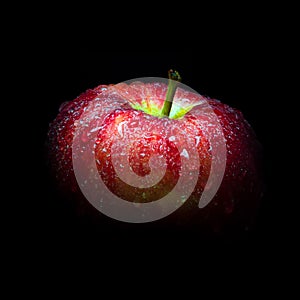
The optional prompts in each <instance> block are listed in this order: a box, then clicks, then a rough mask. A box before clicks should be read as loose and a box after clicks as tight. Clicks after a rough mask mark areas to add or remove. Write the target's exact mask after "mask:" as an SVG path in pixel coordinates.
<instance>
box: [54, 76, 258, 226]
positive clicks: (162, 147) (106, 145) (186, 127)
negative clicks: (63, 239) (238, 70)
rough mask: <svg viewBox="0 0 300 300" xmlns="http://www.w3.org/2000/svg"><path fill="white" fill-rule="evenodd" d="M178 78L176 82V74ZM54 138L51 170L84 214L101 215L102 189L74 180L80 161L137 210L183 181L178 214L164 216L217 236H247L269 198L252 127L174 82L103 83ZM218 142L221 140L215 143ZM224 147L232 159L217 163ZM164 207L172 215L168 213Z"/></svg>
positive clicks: (76, 104)
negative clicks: (91, 197)
mask: <svg viewBox="0 0 300 300" xmlns="http://www.w3.org/2000/svg"><path fill="white" fill-rule="evenodd" d="M174 74H175V76H178V73H176V72H174V73H170V75H174ZM171 78H172V77H171ZM173 79H174V78H173ZM177 79H178V78H177ZM216 120H217V121H216ZM48 137H49V157H50V162H51V166H52V169H53V171H54V173H55V175H56V178H57V179H58V183H59V185H60V186H61V187H62V188H63V190H64V191H71V192H72V193H74V194H75V195H77V196H78V199H80V203H81V206H79V210H84V207H89V209H90V210H92V211H93V213H94V214H96V215H98V217H99V218H100V217H101V213H99V212H98V211H97V210H96V209H94V208H92V207H91V206H90V205H89V203H88V201H87V200H86V198H88V195H87V194H88V193H89V191H90V190H91V189H94V185H95V186H97V185H98V184H97V183H96V182H95V181H93V180H92V181H91V182H89V183H86V182H87V181H89V180H90V179H89V176H90V175H89V172H86V173H84V174H83V177H81V179H80V178H79V177H80V175H79V176H78V172H77V174H75V173H76V170H75V173H74V162H75V164H76V157H77V158H78V157H79V156H80V161H81V164H82V165H81V166H83V168H85V170H87V171H88V170H92V171H93V172H94V171H95V168H94V166H96V172H97V173H98V174H97V176H98V177H99V176H100V178H101V179H102V181H103V183H104V184H105V186H106V187H107V189H108V191H109V193H112V194H114V195H116V196H117V197H119V198H121V199H123V202H124V203H125V202H126V203H132V202H133V203H135V205H136V207H138V206H139V205H143V204H144V203H155V202H156V201H158V200H159V199H162V198H164V197H167V195H168V194H170V193H171V192H172V190H173V189H174V187H177V186H178V182H180V187H179V189H177V190H176V192H175V193H173V194H172V197H173V200H174V201H173V202H172V203H171V205H173V206H176V207H174V209H173V210H172V211H175V210H177V211H176V212H174V213H173V214H171V215H170V216H168V217H167V218H169V220H170V222H177V223H182V224H185V223H188V224H193V226H199V227H200V228H205V229H208V230H210V231H211V230H213V231H222V230H225V229H226V228H239V229H242V230H244V229H247V228H248V227H249V226H251V225H253V221H254V220H255V217H256V214H257V209H258V204H259V200H260V198H261V193H262V181H261V170H260V163H261V162H260V158H261V146H260V143H259V142H258V141H257V138H256V135H255V133H254V131H253V129H252V128H251V126H250V125H249V123H248V122H247V121H246V120H245V119H244V117H243V115H242V113H241V112H240V111H239V110H237V109H235V108H231V107H229V106H228V105H226V104H224V103H222V102H220V101H218V100H216V99H210V98H209V97H203V96H201V95H199V94H197V93H196V92H194V91H192V90H190V89H187V88H186V87H185V86H183V85H178V84H177V83H176V81H174V80H169V84H167V83H165V82H162V81H161V80H158V81H157V82H156V81H153V80H152V81H151V82H148V83H147V82H136V81H135V82H131V83H120V84H116V85H109V86H107V85H100V86H98V87H96V88H95V89H92V90H88V91H86V92H85V93H83V94H81V95H80V96H79V97H77V98H76V99H74V100H73V101H71V102H68V103H64V104H62V105H61V107H60V109H59V113H58V115H57V117H56V118H55V120H54V121H53V122H52V123H51V124H50V128H49V133H48ZM214 137H215V138H217V140H215V141H213V139H214ZM213 143H214V145H213ZM222 143H223V146H224V149H225V152H226V153H225V156H224V157H223V158H224V160H223V161H221V162H220V160H222V155H219V152H220V151H223V150H224V149H223V150H222V149H221V148H222V147H221V146H222V145H221V146H220V145H219V144H222ZM218 145H219V149H217V150H216V147H218ZM212 146H213V147H212ZM192 147H193V148H194V150H193V148H192ZM214 149H215V150H214ZM214 151H215V152H214ZM216 151H217V152H216ZM195 153H196V154H197V155H196V156H195ZM216 154H217V155H219V156H218V157H217V159H215V161H217V162H216V164H215V169H214V172H216V173H219V175H220V176H221V177H222V178H219V179H217V180H216V179H215V181H214V180H210V179H209V178H210V174H211V171H212V169H213V162H214V157H215V156H216ZM193 155H194V156H193ZM124 157H125V160H124ZM151 157H152V158H153V157H155V158H156V159H155V160H153V159H152V160H151ZM91 158H93V159H91ZM92 160H93V161H92ZM126 161H127V162H128V165H127V167H126V166H125V165H126ZM162 161H163V163H162ZM218 161H219V162H218ZM116 162H118V163H117V164H116ZM121 162H122V163H121ZM222 163H223V164H224V166H222ZM223 167H224V168H223ZM222 168H223V170H222ZM77 169H78V168H77ZM162 169H163V171H162ZM183 172H185V173H184V174H183ZM94 173H95V172H94ZM151 174H152V177H151V176H150V175H151ZM75 175H76V176H75ZM81 175H82V174H81ZM84 176H85V177H86V178H85V177H84ZM136 177H137V178H141V179H145V178H146V179H147V180H149V182H150V183H149V184H148V185H147V180H146V179H145V180H144V181H143V180H142V181H141V182H140V185H135V184H134V182H137V181H136V180H137V179H136ZM181 177H184V178H183V179H182V178H181ZM151 180H152V181H151ZM153 180H154V181H155V184H153ZM218 180H219V183H218V184H217V181H218ZM78 182H79V184H78ZM151 182H152V184H151ZM92 184H93V187H92V188H91V186H92ZM84 185H86V187H85V188H84V187H83V186H84ZM213 186H214V187H213ZM98 188H99V187H98ZM214 188H215V189H216V190H215V191H214V194H215V195H214V197H213V199H209V200H211V201H207V203H205V205H202V208H199V207H198V206H199V199H200V198H201V195H203V193H204V191H208V193H209V191H210V190H211V192H212V190H213V189H214ZM81 190H82V191H83V194H84V195H83V194H82V192H81ZM84 190H85V192H84ZM186 191H189V192H186ZM185 192H186V195H185ZM91 193H93V191H92V192H91ZM84 196H85V197H84ZM187 196H188V197H187ZM104 200H105V201H109V200H108V199H104ZM176 203H177V204H176ZM92 204H93V205H94V203H92ZM108 205H109V204H108ZM94 206H95V207H97V205H94ZM200 206H201V205H200ZM97 208H98V207H97ZM111 209H112V210H113V209H114V208H111ZM161 209H162V210H164V209H165V210H166V211H167V209H166V208H164V207H163V205H162V207H161ZM100 210H101V209H100ZM115 210H119V212H116V215H118V213H120V214H122V212H120V208H118V207H116V208H115ZM169 213H170V212H167V213H165V214H164V216H166V215H168V214H169ZM162 215H163V214H162ZM116 218H117V217H116ZM117 219H118V218H117ZM119 219H122V218H119ZM153 220H154V219H153Z"/></svg>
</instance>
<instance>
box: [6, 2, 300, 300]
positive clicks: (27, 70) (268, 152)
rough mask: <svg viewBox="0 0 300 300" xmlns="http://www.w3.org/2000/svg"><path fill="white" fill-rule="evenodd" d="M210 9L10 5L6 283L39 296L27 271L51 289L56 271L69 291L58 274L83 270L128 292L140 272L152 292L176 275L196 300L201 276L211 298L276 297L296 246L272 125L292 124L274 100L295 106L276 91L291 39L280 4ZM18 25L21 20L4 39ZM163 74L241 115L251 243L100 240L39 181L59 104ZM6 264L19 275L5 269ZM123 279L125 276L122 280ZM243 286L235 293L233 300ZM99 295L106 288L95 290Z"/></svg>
mask: <svg viewBox="0 0 300 300" xmlns="http://www.w3.org/2000/svg"><path fill="white" fill-rule="evenodd" d="M210 4H211V5H212V7H211V9H203V8H199V7H198V3H197V7H191V6H190V5H187V4H185V3H180V5H175V4H174V3H173V8H175V9H173V10H172V11H171V9H170V8H171V7H170V6H167V11H164V10H163V7H162V6H161V5H158V6H157V5H155V4H151V3H146V5H145V7H140V9H141V12H138V13H136V11H135V9H137V7H136V5H134V10H133V8H129V9H126V10H125V7H124V12H123V11H122V9H123V8H121V7H120V6H119V5H120V4H118V5H116V7H113V8H109V7H106V6H109V3H104V2H101V3H100V5H101V7H100V8H99V9H95V10H94V9H93V8H91V7H87V8H85V9H84V7H83V6H84V5H83V3H81V2H80V3H79V7H78V8H79V9H78V12H76V13H75V12H73V11H71V9H72V8H74V6H75V4H74V5H72V6H71V5H69V6H68V7H66V8H65V9H64V8H63V7H61V6H59V7H55V6H53V7H50V5H48V4H46V5H45V6H44V7H37V6H36V5H33V7H30V5H29V4H28V3H26V5H25V6H26V8H27V9H28V10H31V12H30V13H29V12H28V13H25V10H24V11H23V10H22V9H21V7H19V13H20V12H21V15H22V18H21V17H20V18H19V19H18V17H17V9H16V8H14V10H13V16H14V17H12V18H11V20H10V21H11V23H9V24H7V26H5V28H4V31H5V32H6V34H7V35H8V36H9V41H8V42H7V43H6V42H5V43H4V45H3V48H5V49H7V50H8V52H11V53H9V54H11V56H9V55H7V56H6V55H2V62H3V64H4V63H8V65H9V68H8V69H9V71H10V72H7V73H6V71H3V72H2V73H3V75H5V76H4V77H6V78H7V79H8V81H9V82H10V83H11V84H12V88H10V87H7V88H4V89H5V90H6V91H7V90H8V92H9V97H7V98H6V99H7V100H4V101H3V102H5V103H7V102H9V104H12V106H13V107H12V109H11V110H10V111H9V114H8V115H9V116H10V115H12V116H13V117H14V115H13V114H12V112H13V113H15V112H16V115H17V117H18V120H17V121H18V122H15V123H16V127H17V130H16V131H13V132H11V131H9V135H10V136H11V137H12V138H13V142H14V144H13V145H15V147H14V149H15V150H16V152H15V153H14V154H15V156H14V159H13V161H14V162H16V164H17V166H16V168H14V167H13V166H12V160H7V163H8V165H9V170H10V173H9V174H10V177H9V179H11V181H12V183H13V184H12V186H11V187H10V188H11V189H10V191H11V192H12V194H13V196H14V198H13V199H16V201H11V199H10V195H9V196H5V199H7V200H8V201H3V204H4V203H6V202H9V203H12V202H13V206H14V207H13V209H11V210H9V211H5V210H3V212H2V216H3V219H4V220H5V226H4V227H3V228H4V230H5V231H6V232H7V235H8V236H9V240H8V242H7V243H6V244H5V246H7V245H9V246H11V247H9V252H10V253H9V254H10V255H11V257H12V259H7V262H8V265H9V269H10V271H12V272H13V276H12V278H13V282H15V277H16V273H18V272H19V271H21V269H22V270H23V271H24V272H25V276H22V278H21V281H22V282H23V280H24V282H26V285H27V280H26V279H29V280H28V281H29V283H30V285H31V286H33V290H36V285H35V283H36V281H31V278H30V277H29V276H28V273H30V272H33V273H35V275H37V276H35V280H38V281H39V282H43V280H44V275H49V277H50V280H48V281H47V283H48V285H49V286H47V289H46V290H45V291H46V292H48V291H51V289H52V287H53V282H54V281H55V279H56V277H58V275H61V277H62V283H63V284H62V285H64V284H65V283H66V281H67V280H68V276H65V274H61V270H62V269H65V270H67V271H68V270H71V272H68V274H67V275H70V273H73V270H74V274H75V276H76V277H77V279H78V281H79V283H80V282H81V281H82V279H84V277H85V276H87V275H89V274H90V273H88V272H90V271H91V270H92V271H93V273H96V278H97V279H98V277H97V276H99V277H100V276H101V277H102V278H108V279H109V280H111V281H112V283H116V282H117V284H118V283H120V282H123V281H125V282H126V280H125V279H128V280H129V281H130V284H131V285H129V288H131V287H132V288H135V287H136V282H137V281H139V282H142V281H144V277H143V276H141V274H143V275H145V274H146V275H147V273H149V272H148V271H150V272H151V271H154V273H155V274H154V275H153V276H151V275H150V277H151V280H150V281H149V278H148V277H149V274H148V276H147V281H145V284H146V285H147V287H149V284H150V287H151V284H152V286H153V287H155V286H156V283H158V282H159V283H161V286H162V287H165V286H164V283H165V280H167V278H168V277H171V278H174V279H175V281H173V282H172V286H171V287H172V288H173V287H174V288H177V282H178V287H179V285H180V284H181V283H182V282H184V284H181V285H182V286H183V289H184V291H185V292H188V291H190V290H191V291H193V290H195V288H196V289H197V290H196V291H195V292H196V294H197V293H198V287H200V288H203V287H204V284H202V283H203V281H200V280H198V279H199V277H200V276H201V280H202V278H204V279H206V280H204V281H205V283H206V282H207V281H212V283H213V284H214V283H215V282H216V281H217V282H218V283H219V282H220V283H221V282H223V281H225V282H228V284H227V285H226V287H225V288H224V289H223V288H220V289H219V288H218V286H216V285H215V286H214V287H213V289H212V290H210V292H213V291H214V290H219V291H220V292H221V293H223V292H224V293H225V292H229V294H230V295H231V293H232V292H234V291H235V292H236V291H238V294H239V298H241V297H242V298H243V297H244V295H245V294H249V293H250V292H251V290H253V289H254V290H257V287H259V282H258V281H259V279H260V282H261V286H264V287H267V290H268V292H269V291H271V290H272V291H274V287H275V286H276V283H277V282H278V285H277V286H276V287H280V286H281V284H282V279H284V278H283V277H286V276H287V274H288V271H287V270H284V271H283V272H281V271H279V270H280V268H281V267H282V266H289V263H288V261H289V260H290V257H291V255H290V254H291V253H292V252H293V251H295V250H293V249H294V248H293V247H292V246H293V245H292V243H293V242H294V241H297V236H298V235H297V234H295V235H293V233H292V230H291V228H292V224H291V222H290V220H293V221H294V222H296V221H297V219H292V216H291V215H292V210H293V209H291V204H293V203H295V202H296V200H297V199H296V198H295V197H289V196H288V195H287V193H286V191H288V190H289V189H290V188H291V186H290V185H288V184H287V185H286V184H285V183H284V182H285V181H288V180H289V177H291V176H290V175H291V174H289V173H288V174H287V173H285V172H283V171H282V167H283V165H285V164H290V159H289V158H290V153H288V154H287V155H286V154H283V153H284V151H283V150H284V149H285V150H288V151H287V152H290V145H289V144H287V141H286V136H288V131H285V130H283V127H284V126H283V125H282V124H283V123H285V124H290V121H291V120H290V118H289V113H290V106H287V105H285V104H286V103H287V104H290V105H291V106H292V108H293V107H294V106H293V100H294V98H293V99H292V98H288V97H286V95H285V93H286V92H288V89H285V90H284V91H283V82H284V80H285V78H284V77H285V76H288V72H287V70H285V68H282V67H283V66H285V65H289V63H291V62H289V52H290V50H289V49H288V51H283V49H284V48H286V47H287V46H286V41H287V37H286V36H287V32H291V30H290V29H286V27H285V26H284V24H283V23H284V21H283V20H282V18H283V15H284V12H282V10H283V8H282V6H281V4H279V5H278V6H279V7H275V5H274V4H272V5H271V4H270V5H269V4H268V5H266V7H263V6H262V4H261V3H259V5H255V4H252V3H245V4H239V5H237V4H234V5H231V6H230V5H229V4H228V3H227V2H226V3H224V4H223V5H220V4H217V3H215V2H211V3H210ZM127 5H128V6H129V4H127V3H126V4H125V6H127ZM113 6H115V3H113ZM117 12H121V13H120V15H117ZM93 13H94V14H95V15H93V16H92V14H93ZM287 15H289V14H287ZM17 19H18V20H17ZM289 19H292V18H289ZM17 21H21V22H19V24H16V30H15V32H11V31H13V30H12V29H13V28H14V27H15V26H12V25H13V24H15V22H16V23H17ZM75 23H76V24H75ZM294 27H295V26H294ZM293 40H295V37H293ZM11 46H12V47H11ZM11 48H12V51H11V50H10V49H11ZM292 65H293V63H292ZM169 68H174V69H177V70H178V71H179V72H180V74H181V76H182V78H183V83H185V84H186V85H188V86H190V87H191V88H193V89H195V90H196V91H198V92H199V93H200V94H203V95H208V96H210V97H215V98H218V99H219V100H221V101H223V102H225V103H227V104H229V105H231V106H233V107H236V108H238V109H240V110H241V111H242V112H243V114H244V116H245V118H246V119H247V120H248V121H249V123H250V124H251V125H252V127H253V128H254V130H255V132H256V134H257V137H258V139H259V141H260V142H261V143H262V145H263V149H264V172H265V174H264V175H265V186H266V190H265V195H264V198H263V201H262V206H261V209H260V212H259V220H258V226H257V229H256V230H255V232H254V233H253V235H251V236H250V237H249V236H248V237H246V238H245V239H243V238H242V239H237V240H225V241H224V240H222V241H212V240H207V239H201V238H199V237H197V236H195V235H194V234H193V232H191V233H190V234H187V233H184V234H182V232H180V230H178V232H177V234H176V232H175V234H174V233H172V234H171V235H170V233H169V232H168V231H165V230H164V228H163V227H161V228H159V227H158V228H155V230H151V229H150V230H149V228H147V226H141V227H139V228H140V229H138V230H136V229H134V230H133V229H132V228H133V227H132V226H129V227H126V226H125V229H124V228H123V226H121V225H120V224H119V223H116V222H114V221H111V220H107V219H106V221H105V222H103V227H104V228H105V230H103V234H102V235H101V234H99V231H97V230H94V228H93V227H92V226H90V225H89V223H84V224H83V223H82V222H81V221H80V220H78V219H77V218H76V216H75V215H74V214H73V212H72V210H71V209H70V207H69V206H68V205H66V204H65V201H64V200H65V199H64V197H62V195H61V194H60V193H59V191H58V190H57V189H56V186H55V184H54V182H53V181H52V180H51V178H50V176H49V173H48V166H47V163H46V155H45V142H46V138H47V131H48V126H49V122H51V121H52V120H53V119H54V118H55V116H56V115H57V113H58V108H59V105H60V104H61V103H62V102H64V101H69V100H72V99H74V98H75V97H76V96H78V95H79V94H80V93H81V92H83V91H85V90H86V89H88V88H94V87H96V86H97V85H99V84H109V83H117V82H120V81H124V80H128V79H132V78H136V77H146V76H154V77H155V76H157V77H165V76H166V75H167V70H168V69H169ZM295 98H296V97H295ZM10 99H16V100H14V101H10ZM16 108H17V109H16ZM3 115H6V112H5V111H4V112H3ZM19 115H20V118H19ZM286 119H287V120H286ZM14 120H15V118H14ZM6 124H7V123H5V125H6ZM6 131H7V130H3V133H4V132H6ZM9 150H11V149H9ZM284 155H286V156H284ZM292 158H293V157H292ZM5 160H6V159H5ZM13 179H14V180H13ZM284 179H287V180H284ZM16 182H17V183H16ZM287 183H289V182H287ZM4 188H6V190H8V187H5V186H4ZM282 189H283V190H284V191H283V192H281V191H280V190H282ZM295 199H296V200H295ZM16 204H17V205H16ZM6 212H7V213H6ZM295 220H296V221H295ZM118 224H119V225H118ZM100 232H101V230H100ZM291 241H293V242H291ZM13 262H15V264H16V265H17V267H18V268H17V271H15V269H14V268H13V267H11V263H13ZM23 263H25V265H24V268H23ZM291 263H292V264H293V261H292V262H291ZM105 264H107V265H108V268H104V267H105V266H104V265H105ZM80 265H88V267H90V270H89V271H88V272H84V273H81V272H76V271H78V267H79V266H80ZM36 267H37V268H36ZM49 267H50V268H49ZM102 267H103V268H102ZM120 267H121V268H120ZM180 267H183V269H184V270H183V271H182V269H180ZM236 267H237V268H236ZM49 269H50V270H51V271H54V272H53V273H52V272H48V270H49ZM132 270H133V271H135V272H136V273H135V274H130V272H131V271H132ZM34 271H35V272H34ZM203 271H205V272H203ZM207 271H209V273H207ZM192 272H193V273H192ZM109 273H112V276H109ZM128 274H129V276H128ZM194 274H196V276H194ZM198 275H199V277H198ZM206 275H207V276H206ZM205 277H207V278H205ZM159 279H160V280H159ZM270 279H271V285H270V286H268V284H267V282H268V280H270ZM272 279H275V280H276V279H277V280H276V281H277V282H276V283H274V281H272ZM193 281H195V283H196V284H195V285H192V284H191V282H193ZM174 282H175V284H174ZM153 283H154V284H153ZM240 284H243V285H242V287H246V289H244V290H243V291H242V292H241V293H239V287H240ZM98 285H99V286H100V287H101V288H103V284H102V281H101V282H100V281H98V282H97V287H98ZM79 286H80V284H79V285H78V286H77V285H76V286H74V285H73V286H72V289H73V290H74V287H75V290H76V291H77V288H79ZM167 287H169V286H167ZM268 287H269V289H268ZM14 289H16V286H15V285H14ZM115 289H117V287H116V288H115ZM153 289H154V288H153ZM148 290H149V289H147V290H145V291H146V293H148ZM154 290H155V289H154ZM121 291H122V292H123V290H121ZM155 291H156V290H155ZM176 291H177V290H176ZM10 292H11V290H10ZM285 292H286V291H285ZM222 296H223V295H222ZM255 296H257V294H256V295H255Z"/></svg>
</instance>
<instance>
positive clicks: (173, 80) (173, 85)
mask: <svg viewBox="0 0 300 300" xmlns="http://www.w3.org/2000/svg"><path fill="white" fill-rule="evenodd" d="M168 78H169V83H168V89H167V93H166V99H165V101H164V106H163V109H162V115H163V116H167V117H168V116H169V115H170V112H171V108H172V103H173V98H174V95H175V92H176V89H177V86H178V82H180V81H181V76H180V75H179V73H178V72H177V71H175V70H172V69H170V70H169V71H168Z"/></svg>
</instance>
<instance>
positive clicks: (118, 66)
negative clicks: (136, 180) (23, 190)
mask: <svg viewBox="0 0 300 300" xmlns="http://www.w3.org/2000/svg"><path fill="white" fill-rule="evenodd" d="M95 48H96V49H95ZM95 48H93V47H84V46H81V47H74V48H72V47H66V48H63V47H59V48H55V47H54V48H51V51H49V49H48V51H45V52H43V51H39V60H40V63H41V65H40V66H38V67H37V74H36V75H37V76H36V77H37V81H38V82H39V86H38V94H39V95H40V97H38V99H37V100H36V102H35V105H37V106H38V109H39V113H38V115H37V116H36V117H38V120H37V119H36V118H35V122H37V121H38V124H39V125H38V127H36V126H35V132H37V133H38V139H37V140H36V141H38V149H39V154H38V160H37V157H35V158H34V159H35V161H38V162H39V163H38V168H39V174H40V175H39V176H38V178H37V179H38V189H37V191H36V194H37V195H36V197H35V198H34V205H33V206H34V209H33V215H34V219H33V220H36V222H32V226H33V228H32V229H33V231H34V232H36V230H37V229H38V232H39V237H40V239H41V241H43V242H44V243H46V245H48V246H54V247H55V245H61V244H64V245H65V246H67V247H68V246H70V245H73V244H74V243H75V244H76V247H80V246H82V245H90V244H93V245H98V246H99V245H101V247H104V248H105V247H108V249H116V248H121V249H123V250H126V249H127V248H128V249H131V250H132V251H135V250H134V249H135V248H140V247H142V248H146V249H152V250H153V249H156V248H157V247H158V248H160V247H163V246H164V247H167V249H169V248H171V246H170V245H173V246H174V247H175V248H176V247H177V248H179V249H182V247H183V248H184V249H185V250H186V251H188V249H190V248H195V247H196V248H197V247H200V248H203V244H204V243H206V248H207V249H212V248H215V247H216V245H217V247H221V249H223V250H224V249H233V248H234V247H237V248H242V249H243V251H248V250H249V251H254V252H255V251H258V250H259V251H261V249H270V248H271V247H273V245H274V243H277V242H278V241H279V240H280V238H281V233H280V232H279V231H278V226H279V224H278V220H277V218H276V213H277V210H278V203H277V202H276V201H275V197H274V191H273V190H272V188H271V186H272V185H273V184H274V183H273V180H274V173H273V171H274V170H272V166H273V160H274V159H275V154H274V153H273V151H272V143H271V141H272V139H273V135H274V131H273V129H272V124H270V122H269V117H270V118H271V115H272V104H271V103H272V101H273V98H272V96H271V95H270V92H269V86H270V84H269V80H270V77H269V76H270V75H271V72H270V65H271V64H270V61H269V57H268V49H267V48H264V47H262V44H261V43H259V41H256V42H255V43H254V42H253V40H251V41H249V40H248V39H245V40H243V39H240V40H239V41H238V42H233V41H227V43H225V44H224V43H222V44H220V45H218V43H215V44H212V45H210V46H209V45H208V46H206V47H186V48H183V49H181V50H180V51H172V50H169V49H166V50H161V51H158V50H152V51H116V50H115V49H112V50H111V51H101V50H98V47H95ZM41 54H42V55H41ZM170 68H174V69H176V70H178V71H179V72H180V74H181V76H182V78H183V83H185V84H186V85H188V86H190V87H192V88H193V89H195V90H196V91H198V92H199V93H200V94H203V95H207V96H210V97H212V98H217V99H219V100H221V101H222V102H225V103H227V104H229V105H231V106H233V107H235V108H238V109H239V110H241V111H242V112H243V114H244V116H245V118H246V119H247V120H248V122H249V123H250V124H251V125H252V127H253V128H254V130H255V132H256V134H257V138H258V140H259V141H260V142H261V144H262V146H263V151H264V153H263V155H264V172H265V174H264V180H265V195H264V198H263V201H262V206H261V209H260V212H259V218H258V226H257V229H255V231H254V233H252V234H251V235H250V236H245V237H242V238H240V237H239V238H238V239H236V240H235V239H233V240H232V239H230V240H225V241H224V240H222V242H220V241H217V242H216V241H211V240H209V241H207V240H204V239H203V240H201V237H199V236H193V235H194V233H193V232H190V233H189V232H184V233H182V232H180V229H179V230H178V232H176V230H175V232H174V231H173V232H172V233H170V232H169V231H164V228H163V227H162V228H159V226H158V228H157V226H156V227H154V229H153V228H151V226H150V227H147V226H144V227H143V225H142V226H140V227H139V225H137V226H135V227H133V226H127V225H124V224H123V225H122V224H118V223H119V222H117V221H113V220H108V218H106V217H105V218H104V219H105V221H104V222H103V228H100V230H99V228H98V229H97V230H95V228H93V225H92V224H90V223H89V222H82V220H80V219H78V218H77V216H75V215H74V213H73V211H72V209H71V208H70V207H68V205H66V203H65V201H64V199H63V196H62V195H61V194H60V192H59V191H57V190H56V186H55V183H54V182H53V181H52V180H51V178H50V177H49V174H48V166H47V156H46V153H45V144H46V139H47V131H48V126H49V123H50V122H51V121H52V120H53V119H54V118H55V116H56V115H57V113H58V108H59V105H60V104H61V103H62V102H64V101H69V100H72V99H74V98H75V97H76V96H78V95H79V94H80V93H81V92H83V91H85V90H87V89H89V88H94V87H96V86H97V85H99V84H110V83H118V82H121V81H125V80H128V79H133V78H138V77H147V76H151V77H166V76H167V71H168V70H169V69H170ZM35 124H36V123H35ZM36 223H38V224H39V225H38V226H37V225H36ZM207 243H208V244H207ZM112 245H113V246H112ZM102 249H103V248H102ZM250 249H251V250H250ZM155 251H157V250H155ZM210 251H211V250H210ZM265 251H267V250H265Z"/></svg>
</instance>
